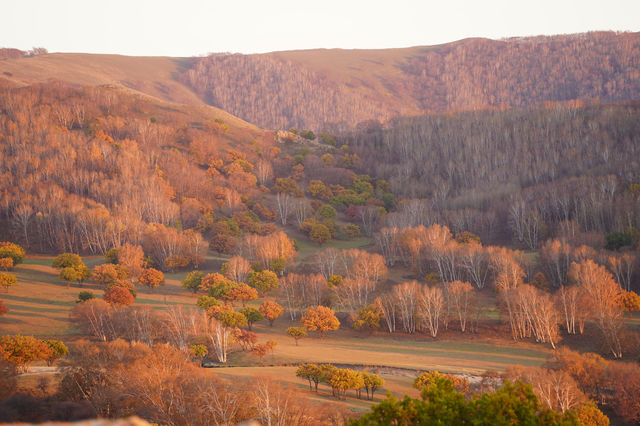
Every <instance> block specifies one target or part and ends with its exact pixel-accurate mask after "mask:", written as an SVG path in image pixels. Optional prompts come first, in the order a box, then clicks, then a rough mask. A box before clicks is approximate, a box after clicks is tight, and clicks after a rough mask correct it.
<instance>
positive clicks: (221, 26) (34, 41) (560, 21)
mask: <svg viewBox="0 0 640 426" xmlns="http://www.w3.org/2000/svg"><path fill="white" fill-rule="evenodd" d="M0 10H1V11H2V13H1V14H0V47H15V48H19V49H22V50H28V49H31V48H32V47H45V48H47V49H48V50H49V52H85V53H118V54H123V55H143V56H196V55H204V54H208V53H212V52H240V53H261V52H270V51H277V50H293V49H314V48H345V49H353V48H360V49H379V48H391V47H409V46H418V45H434V44H440V43H446V42H451V41H455V40H460V39H463V38H467V37H488V38H493V39H499V38H504V37H515V36H531V35H552V34H569V33H578V32H586V31H599V30H614V31H634V32H635V31H640V18H639V17H640V0H580V1H576V0H530V1H522V0H464V1H463V0H438V1H432V0H385V1H378V0H322V1H313V2H312V1H308V0H252V1H249V0H226V1H218V0H174V1H168V0H106V1H105V0H101V1H97V0H0Z"/></svg>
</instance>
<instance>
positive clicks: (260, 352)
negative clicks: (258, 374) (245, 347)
mask: <svg viewBox="0 0 640 426" xmlns="http://www.w3.org/2000/svg"><path fill="white" fill-rule="evenodd" d="M270 350H271V347H270V346H269V345H268V344H266V343H261V344H260V343H259V344H257V345H255V346H254V347H253V349H251V355H253V356H255V357H257V358H259V359H260V363H261V364H262V359H263V358H264V357H265V356H266V355H267V354H268V353H269V351H270Z"/></svg>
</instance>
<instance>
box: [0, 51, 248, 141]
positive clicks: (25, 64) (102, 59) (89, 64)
mask: <svg viewBox="0 0 640 426" xmlns="http://www.w3.org/2000/svg"><path fill="white" fill-rule="evenodd" d="M4 50H7V51H9V50H15V49H4ZM190 61H191V60H190V59H188V58H171V57H165V56H124V55H99V54H88V53H52V54H46V55H38V56H34V57H26V56H23V57H20V56H18V57H15V55H14V56H13V57H11V55H8V56H7V55H4V56H2V55H0V78H2V79H3V80H7V81H9V82H10V83H11V84H12V85H15V86H18V87H20V86H28V85H32V84H34V83H47V82H51V81H61V82H64V83H67V84H71V85H73V86H109V87H115V88H119V89H122V90H124V91H125V92H128V93H130V94H138V95H144V96H145V97H150V100H151V101H152V102H154V103H157V104H159V105H163V106H165V107H171V108H181V107H179V106H177V105H171V104H185V105H186V106H188V108H182V109H188V110H189V113H193V112H194V111H198V113H199V114H202V115H205V116H214V117H216V118H219V119H222V120H224V121H225V122H226V123H227V124H229V125H230V127H231V128H232V129H233V130H238V129H244V130H249V131H251V132H254V133H255V132H259V131H260V130H259V129H258V128H257V127H256V126H253V125H251V124H249V123H247V122H246V121H244V120H240V119H238V118H237V117H235V116H233V115H231V114H229V113H228V112H226V111H224V110H222V109H219V108H215V107H212V106H210V105H207V104H205V103H204V102H203V101H202V100H201V99H200V98H198V96H197V95H196V94H195V93H194V92H193V91H192V90H191V89H190V88H189V87H186V86H185V85H183V84H182V83H180V82H179V81H177V80H176V77H177V76H178V75H179V74H180V73H181V72H184V71H185V70H186V69H188V67H189V63H190Z"/></svg>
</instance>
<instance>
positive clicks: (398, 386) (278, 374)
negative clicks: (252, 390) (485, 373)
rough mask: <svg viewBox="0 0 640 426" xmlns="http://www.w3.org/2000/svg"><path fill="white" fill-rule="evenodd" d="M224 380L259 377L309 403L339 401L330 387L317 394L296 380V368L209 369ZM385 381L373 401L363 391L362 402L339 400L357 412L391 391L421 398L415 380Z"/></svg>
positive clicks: (351, 398)
mask: <svg viewBox="0 0 640 426" xmlns="http://www.w3.org/2000/svg"><path fill="white" fill-rule="evenodd" d="M210 371H211V372H212V373H215V374H217V375H219V376H221V377H223V378H225V379H228V380H232V381H237V380H242V379H245V380H247V382H248V384H249V382H250V381H254V380H256V379H259V378H269V379H274V380H276V381H278V382H280V383H281V384H283V385H284V386H286V387H287V388H288V389H293V390H294V391H295V392H296V393H300V394H304V396H306V397H307V398H308V399H309V400H311V401H312V402H317V403H326V402H333V403H335V402H337V401H338V400H337V399H336V398H334V397H333V396H332V394H331V387H329V386H328V385H326V384H324V383H321V384H320V385H319V386H318V392H317V393H316V392H315V391H312V390H310V389H309V384H308V382H307V381H306V380H304V379H300V378H298V377H296V367H234V368H222V369H213V370H210ZM379 376H380V377H382V378H383V379H384V381H385V384H384V386H383V387H382V388H381V389H378V390H377V391H376V393H375V395H374V398H373V401H369V400H367V399H364V398H365V397H366V392H365V391H364V390H363V391H362V395H363V399H357V398H356V395H355V392H354V391H349V392H347V398H346V399H345V400H342V401H340V403H342V404H344V406H345V407H346V408H347V409H349V410H352V411H355V412H363V411H366V410H367V409H368V408H369V406H371V404H377V403H379V402H380V401H382V400H383V399H384V398H385V395H386V393H387V391H388V392H391V393H392V394H393V395H396V396H398V397H402V396H404V395H409V396H412V397H417V396H418V391H417V390H416V389H414V388H413V387H412V384H413V378H412V377H401V376H394V375H391V374H379Z"/></svg>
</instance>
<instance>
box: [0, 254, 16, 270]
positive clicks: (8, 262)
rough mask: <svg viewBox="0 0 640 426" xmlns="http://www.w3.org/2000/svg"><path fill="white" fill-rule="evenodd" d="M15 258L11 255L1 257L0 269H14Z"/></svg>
mask: <svg viewBox="0 0 640 426" xmlns="http://www.w3.org/2000/svg"><path fill="white" fill-rule="evenodd" d="M13 266H14V264H13V259H12V258H10V257H0V270H3V271H9V270H11V269H13Z"/></svg>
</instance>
